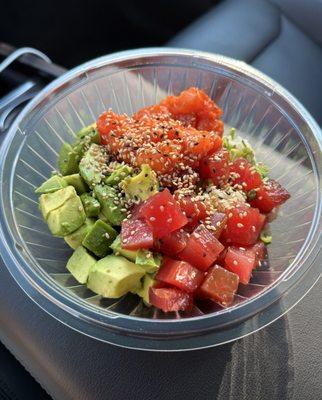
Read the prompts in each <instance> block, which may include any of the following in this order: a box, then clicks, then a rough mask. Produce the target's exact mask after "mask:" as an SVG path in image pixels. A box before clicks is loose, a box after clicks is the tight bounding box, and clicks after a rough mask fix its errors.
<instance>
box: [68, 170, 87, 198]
mask: <svg viewBox="0 0 322 400" xmlns="http://www.w3.org/2000/svg"><path fill="white" fill-rule="evenodd" d="M62 179H63V180H64V181H65V182H66V185H70V186H74V188H75V189H76V192H77V194H82V193H85V192H87V191H88V186H87V185H86V183H85V181H84V179H83V178H82V177H81V176H80V175H79V174H72V175H66V176H64V177H63V178H62Z"/></svg>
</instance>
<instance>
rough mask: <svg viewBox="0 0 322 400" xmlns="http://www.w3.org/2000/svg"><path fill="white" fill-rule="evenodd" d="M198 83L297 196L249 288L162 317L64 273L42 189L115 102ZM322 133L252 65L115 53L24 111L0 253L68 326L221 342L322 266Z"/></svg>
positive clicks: (275, 309) (272, 310)
mask: <svg viewBox="0 0 322 400" xmlns="http://www.w3.org/2000/svg"><path fill="white" fill-rule="evenodd" d="M190 86H197V87H199V88H201V89H203V90H204V91H206V93H208V95H209V96H210V97H211V98H213V99H214V100H215V101H216V102H217V103H218V104H219V106H220V107H222V109H223V113H224V114H223V119H224V122H225V124H226V127H227V128H228V127H230V126H234V127H236V128H237V130H238V131H239V132H240V134H241V135H242V136H244V137H245V138H246V139H248V140H249V141H250V142H251V144H252V145H253V146H254V148H255V149H256V155H257V158H258V160H260V161H263V162H264V163H265V164H267V165H268V166H269V167H270V169H271V176H272V177H273V178H275V179H277V180H278V181H279V182H280V183H281V184H282V185H284V186H285V187H286V188H287V189H288V191H289V192H290V193H291V195H292V197H291V199H290V200H289V201H288V202H287V203H286V204H285V205H284V206H282V208H281V210H280V213H279V217H278V218H277V219H276V220H274V221H273V222H272V223H271V231H272V234H273V243H272V244H271V245H270V246H269V264H265V265H263V266H262V267H260V268H258V269H257V270H256V271H255V272H254V274H253V277H252V280H251V283H250V284H249V285H247V286H243V285H240V289H239V291H238V294H237V296H236V298H235V303H234V305H233V307H231V308H229V309H224V308H221V307H219V306H218V305H216V304H215V303H212V302H210V301H208V302H204V303H201V304H200V305H198V307H195V308H194V310H193V311H192V312H191V313H189V314H187V313H168V314H164V313H162V312H160V311H157V310H155V309H154V308H147V307H145V306H143V304H142V302H140V301H139V299H138V298H137V297H136V296H134V295H128V296H126V297H124V298H121V299H119V300H118V301H115V300H108V299H102V298H101V297H100V296H97V295H95V294H94V293H92V292H91V291H89V290H88V289H86V287H85V286H83V285H80V284H78V283H77V282H76V281H75V280H74V279H73V278H72V276H71V275H70V274H69V273H68V272H67V271H66V269H65V265H66V260H67V259H68V257H69V255H70V254H71V250H70V249H69V248H68V247H67V245H66V244H65V242H64V241H63V239H59V238H55V237H53V236H52V235H51V234H50V232H49V230H48V228H47V225H46V224H45V223H44V221H43V220H42V217H41V215H40V212H39V209H38V203H37V195H36V194H35V193H34V190H35V188H36V187H37V186H39V185H40V184H41V182H43V181H44V180H45V179H47V178H48V177H49V176H50V173H51V171H52V170H55V169H56V168H57V154H58V152H59V149H60V146H61V145H62V143H63V142H64V141H68V142H71V141H72V140H73V139H74V136H75V132H76V131H78V130H79V129H80V128H82V127H83V126H86V125H88V124H90V123H92V122H93V121H94V120H96V118H97V117H98V115H99V114H100V113H102V112H103V111H104V110H106V109H107V108H112V109H113V110H114V111H116V112H118V113H124V112H125V113H127V114H132V113H133V112H135V111H136V110H138V109H140V108H141V107H144V106H147V105H151V104H155V103H157V102H159V101H160V100H161V99H162V98H164V97H165V96H166V95H168V94H177V93H179V92H180V91H182V90H183V89H185V88H188V87H190ZM321 143H322V136H321V131H320V129H319V127H318V126H317V124H316V123H315V121H314V120H313V118H312V117H311V116H310V115H309V113H308V112H307V111H306V110H305V109H304V108H303V106H302V105H301V104H299V102H298V101H297V100H295V99H294V97H292V96H291V95H290V94H289V93H288V92H287V91H286V90H285V89H283V88H282V87H281V86H279V85H278V84H277V83H275V82H274V81H272V80H271V79H269V78H267V77H266V76H264V75H263V74H261V73H259V72H258V71H256V70H255V69H253V68H251V67H249V66H247V65H246V64H244V63H242V62H238V61H234V60H231V59H228V58H225V57H221V56H218V55H212V54H207V53H201V52H193V51H186V50H177V49H176V50H173V49H142V50H134V51H128V52H122V53H117V54H112V55H110V56H106V57H102V58H99V59H96V60H94V61H91V62H89V63H86V64H84V65H82V66H80V67H77V68H75V69H73V70H72V71H70V72H69V73H67V74H65V75H64V76H62V77H61V78H59V79H57V80H55V81H54V82H53V83H52V84H50V85H49V86H48V87H46V88H45V89H44V90H43V91H42V92H41V93H40V94H39V95H38V96H37V97H36V98H35V99H34V100H33V101H32V102H31V103H29V104H28V106H27V107H26V108H25V109H24V110H23V111H22V113H21V114H20V116H19V117H18V119H17V120H16V121H15V123H14V124H13V126H12V127H11V129H10V131H9V133H8V134H7V137H6V138H5V140H4V142H3V145H2V147H1V150H0V189H1V199H0V201H1V203H0V250H1V255H2V257H3V259H4V262H5V264H6V266H7V267H8V269H9V271H10V272H11V274H12V275H13V276H14V278H15V279H16V281H17V282H18V284H19V285H20V286H21V287H22V288H23V290H24V291H25V292H26V293H27V295H28V296H29V297H31V298H32V299H33V300H34V301H35V302H36V303H37V304H39V306H41V307H42V308H43V309H44V310H46V311H47V312H48V313H49V314H51V315H52V316H54V317H55V318H57V319H59V320H60V321H61V322H63V323H64V324H66V325H68V326H70V327H71V328H73V329H76V330H78V331H80V332H83V333H84V334H86V335H90V336H92V337H94V338H97V339H99V340H102V341H106V342H109V343H113V344H116V345H120V346H125V347H130V348H136V349H144V350H159V351H179V350H192V349H198V348H204V347H209V346H214V345H219V344H222V343H225V342H228V341H231V340H234V339H236V338H239V337H242V336H244V335H247V334H249V333H251V332H254V331H255V330H257V329H259V328H261V327H263V326H265V325H267V324H269V323H271V322H272V321H273V320H275V319H276V318H278V317H280V316H281V315H283V314H284V313H285V312H286V311H287V310H288V309H289V308H291V307H292V306H293V305H294V304H295V303H296V302H297V301H298V300H300V298H301V297H303V295H304V294H305V293H306V292H307V291H308V290H309V289H310V288H311V287H312V285H313V284H314V282H315V281H316V280H317V279H318V277H319V275H320V274H321V271H322V266H321V265H317V264H316V263H314V260H315V258H316V257H317V255H318V253H319V251H320V249H321V226H322V223H321V207H322V204H321V172H322V156H321Z"/></svg>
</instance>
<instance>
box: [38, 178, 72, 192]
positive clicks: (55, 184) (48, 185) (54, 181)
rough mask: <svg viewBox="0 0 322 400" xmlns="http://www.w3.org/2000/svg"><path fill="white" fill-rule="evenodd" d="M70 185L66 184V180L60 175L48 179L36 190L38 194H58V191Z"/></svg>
mask: <svg viewBox="0 0 322 400" xmlns="http://www.w3.org/2000/svg"><path fill="white" fill-rule="evenodd" d="M67 185H68V184H67V183H66V182H65V180H64V179H63V178H62V177H60V176H58V175H53V176H52V177H51V178H49V179H47V180H46V181H45V182H44V183H43V184H42V185H40V186H39V188H37V189H36V190H35V192H36V193H53V192H56V190H59V189H63V188H64V187H66V186H67Z"/></svg>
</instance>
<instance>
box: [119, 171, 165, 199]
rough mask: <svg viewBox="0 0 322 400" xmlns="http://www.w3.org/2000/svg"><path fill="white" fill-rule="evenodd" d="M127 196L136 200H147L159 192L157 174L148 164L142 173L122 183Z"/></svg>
mask: <svg viewBox="0 0 322 400" xmlns="http://www.w3.org/2000/svg"><path fill="white" fill-rule="evenodd" d="M121 185H122V188H123V190H124V191H125V195H126V196H127V197H128V198H131V199H134V200H138V199H140V200H143V201H144V200H146V199H148V198H149V197H151V196H153V195H154V194H156V193H158V191H159V182H158V179H157V176H156V173H155V172H154V171H153V170H152V169H151V167H150V166H149V165H147V164H143V165H142V167H141V172H140V173H139V174H137V175H135V176H132V177H127V178H126V179H124V180H123V182H122V183H121Z"/></svg>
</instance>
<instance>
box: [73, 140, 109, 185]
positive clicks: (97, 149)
mask: <svg viewBox="0 0 322 400" xmlns="http://www.w3.org/2000/svg"><path fill="white" fill-rule="evenodd" d="M105 158H106V155H105V153H104V150H103V148H102V147H101V146H98V145H97V144H95V143H93V144H91V146H90V148H89V149H88V150H87V151H86V152H85V154H84V157H83V158H82V159H81V161H80V163H79V172H80V174H81V176H82V178H83V179H84V180H85V182H86V183H87V184H88V186H89V187H90V188H91V189H93V188H94V187H95V186H96V185H98V184H100V183H101V181H102V179H103V178H104V175H103V174H102V162H101V160H102V159H105Z"/></svg>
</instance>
